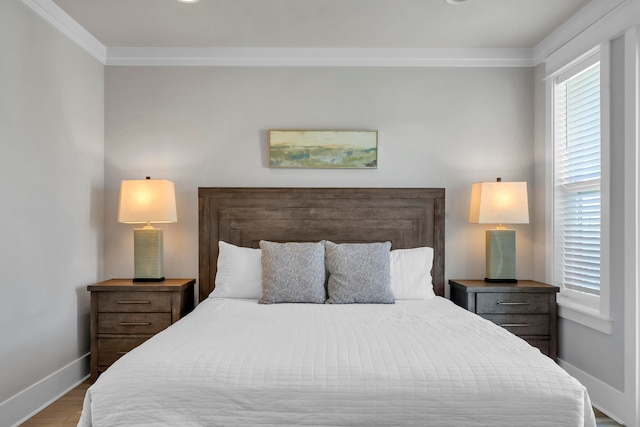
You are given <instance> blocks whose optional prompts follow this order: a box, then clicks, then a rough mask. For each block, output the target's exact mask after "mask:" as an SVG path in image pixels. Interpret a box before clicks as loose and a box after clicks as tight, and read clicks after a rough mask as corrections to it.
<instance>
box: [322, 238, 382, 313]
mask: <svg viewBox="0 0 640 427" xmlns="http://www.w3.org/2000/svg"><path fill="white" fill-rule="evenodd" d="M324 245H325V246H324V247H325V252H326V262H327V270H328V271H329V285H328V291H329V299H328V300H327V303H330V304H349V303H369V304H393V303H394V302H395V301H394V297H393V292H392V291H391V273H390V255H389V251H390V250H391V243H390V242H384V243H342V244H336V243H333V242H328V241H325V242H324Z"/></svg>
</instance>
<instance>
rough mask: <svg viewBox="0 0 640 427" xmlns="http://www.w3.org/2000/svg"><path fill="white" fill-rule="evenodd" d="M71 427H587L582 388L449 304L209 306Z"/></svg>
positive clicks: (110, 376) (217, 302)
mask: <svg viewBox="0 0 640 427" xmlns="http://www.w3.org/2000/svg"><path fill="white" fill-rule="evenodd" d="M79 425H80V426H96V427H97V426H109V427H114V426H125V425H126V426H158V425H167V426H282V425H299V426H447V427H455V426H509V427H514V426H554V427H561V426H595V420H594V417H593V412H592V411H591V406H590V402H589V397H588V395H587V391H586V389H585V388H584V387H583V386H582V385H581V384H580V383H579V382H578V381H577V380H575V379H574V378H572V377H571V376H569V375H568V374H567V373H566V372H565V371H563V370H562V369H561V368H559V367H558V366H557V365H556V364H555V363H553V361H552V360H551V359H549V358H547V357H545V356H543V355H541V354H540V352H539V351H538V350H537V349H535V348H533V347H531V346H529V345H528V344H527V343H525V342H524V341H522V340H520V339H519V338H517V337H515V336H514V335H512V334H510V333H509V332H507V331H505V330H504V329H502V328H500V327H497V326H495V325H493V324H492V323H490V322H488V321H485V320H484V319H481V318H480V317H477V316H476V315H474V314H471V313H469V312H467V311H465V310H463V309H461V308H459V307H456V306H455V305H453V304H452V303H451V302H449V301H448V300H445V299H443V298H435V299H432V300H427V301H397V302H396V304H393V305H365V304H361V305H351V304H350V305H314V304H276V305H258V304H257V303H256V301H254V300H228V299H208V300H206V301H204V302H203V303H201V304H200V305H199V306H198V307H197V308H196V309H195V310H194V312H193V313H191V314H190V315H188V316H187V317H186V318H184V319H182V320H180V321H179V322H178V323H176V324H174V325H173V326H171V327H170V328H169V329H167V330H165V331H164V332H162V333H160V334H158V335H156V336H155V337H153V338H151V339H150V340H149V341H147V342H146V343H145V344H143V345H142V346H140V347H138V348H136V349H135V350H133V351H132V352H130V353H129V354H127V355H126V356H124V357H122V358H121V359H120V360H119V361H118V362H116V363H115V364H114V365H113V366H112V367H110V368H109V369H108V370H107V371H106V372H104V373H103V374H102V375H101V376H100V377H99V379H98V381H97V382H96V383H95V384H94V385H93V386H92V387H91V388H89V390H88V392H87V395H86V397H85V402H84V409H83V412H82V418H81V420H80V423H79Z"/></svg>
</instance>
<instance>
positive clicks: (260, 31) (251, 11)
mask: <svg viewBox="0 0 640 427" xmlns="http://www.w3.org/2000/svg"><path fill="white" fill-rule="evenodd" d="M23 1H24V0H23ZM53 1H54V2H55V3H56V4H57V5H58V6H59V7H60V8H62V9H63V10H64V12H66V13H67V14H68V15H69V16H71V17H72V18H73V19H74V20H75V21H77V23H79V24H80V25H81V26H82V27H84V28H85V29H86V30H87V31H88V32H89V33H91V34H92V35H93V36H94V37H95V38H96V39H97V40H98V41H99V42H100V43H101V44H102V45H104V46H105V47H106V48H113V47H137V48H142V47H144V48H148V47H154V48H449V49H458V48H460V49H470V48H518V49H523V48H526V49H529V48H533V47H535V46H536V45H537V44H538V43H540V42H541V41H542V40H543V39H544V38H545V37H546V36H548V35H549V34H550V33H551V32H552V31H553V30H554V29H556V28H557V27H558V26H559V25H560V24H562V23H563V22H564V21H566V20H567V19H568V18H569V17H571V16H572V15H574V14H575V13H576V12H577V11H579V10H580V9H581V8H582V7H584V6H585V5H587V4H588V3H590V1H589V0H471V1H470V2H468V3H464V4H459V5H451V4H448V3H447V2H446V1H445V0H200V2H199V3H196V4H191V5H187V4H182V3H178V2H177V1H176V0H53ZM594 1H597V0H594Z"/></svg>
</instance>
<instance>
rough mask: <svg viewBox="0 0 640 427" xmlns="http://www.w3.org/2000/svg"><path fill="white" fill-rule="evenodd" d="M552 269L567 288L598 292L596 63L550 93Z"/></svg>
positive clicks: (597, 84)
mask: <svg viewBox="0 0 640 427" xmlns="http://www.w3.org/2000/svg"><path fill="white" fill-rule="evenodd" d="M554 104H555V105H554V107H555V108H554V132H555V135H554V146H555V153H554V154H555V157H554V193H555V194H554V196H555V209H554V210H555V213H554V232H555V237H554V238H555V241H554V246H555V251H554V252H555V254H556V256H555V257H554V264H555V271H556V275H557V277H560V278H561V281H562V284H563V285H564V286H565V287H566V288H569V289H575V290H578V291H582V292H587V293H591V294H596V295H599V293H600V234H601V227H600V224H601V221H600V219H601V216H600V212H601V209H600V206H601V205H600V178H601V161H600V157H601V156H600V152H601V140H600V63H599V62H596V63H595V64H593V65H590V66H589V67H587V68H586V69H584V70H581V71H579V72H577V73H575V74H574V75H572V76H570V77H569V78H567V79H565V80H563V81H561V82H557V83H556V86H555V90H554Z"/></svg>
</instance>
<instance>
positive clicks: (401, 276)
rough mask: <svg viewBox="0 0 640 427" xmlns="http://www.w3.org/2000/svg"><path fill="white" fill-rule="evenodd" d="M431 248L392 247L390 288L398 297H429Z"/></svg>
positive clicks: (431, 286)
mask: <svg viewBox="0 0 640 427" xmlns="http://www.w3.org/2000/svg"><path fill="white" fill-rule="evenodd" d="M432 265H433V248H429V247H423V248H413V249H394V250H392V251H391V290H392V291H393V294H394V295H395V298H396V299H397V300H398V299H431V298H434V297H435V296H436V294H435V293H434V292H433V282H432V278H431V267H432Z"/></svg>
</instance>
